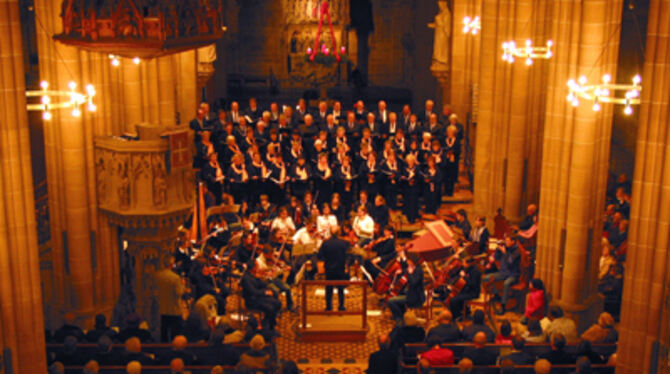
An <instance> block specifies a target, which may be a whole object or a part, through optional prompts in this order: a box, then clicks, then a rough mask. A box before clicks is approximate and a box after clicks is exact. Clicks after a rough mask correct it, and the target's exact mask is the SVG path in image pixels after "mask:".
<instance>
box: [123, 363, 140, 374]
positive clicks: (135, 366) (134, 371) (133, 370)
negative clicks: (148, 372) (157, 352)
mask: <svg viewBox="0 0 670 374" xmlns="http://www.w3.org/2000/svg"><path fill="white" fill-rule="evenodd" d="M126 374H142V364H141V363H140V362H139V361H130V362H129V363H128V364H127V365H126Z"/></svg>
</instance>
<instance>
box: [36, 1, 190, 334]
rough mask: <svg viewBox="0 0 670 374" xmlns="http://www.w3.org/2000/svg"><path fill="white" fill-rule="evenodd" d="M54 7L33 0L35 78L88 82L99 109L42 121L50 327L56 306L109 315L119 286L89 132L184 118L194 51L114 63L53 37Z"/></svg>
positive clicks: (85, 315)
mask: <svg viewBox="0 0 670 374" xmlns="http://www.w3.org/2000/svg"><path fill="white" fill-rule="evenodd" d="M60 6H61V1H60V0H36V2H35V16H36V18H37V23H38V24H39V25H41V26H40V27H38V30H37V34H38V35H37V39H38V50H39V54H40V77H41V79H42V80H46V81H48V82H49V84H50V87H51V88H53V89H60V90H67V87H68V82H69V81H74V82H76V83H77V84H78V86H79V89H80V90H82V91H83V89H84V88H83V86H84V85H86V84H88V83H91V84H93V85H94V86H95V88H96V91H97V95H96V97H95V100H94V101H95V103H96V105H97V107H98V110H97V112H95V113H88V112H87V111H86V110H85V108H82V116H81V117H80V118H75V117H73V116H72V115H71V114H70V112H69V111H67V110H62V111H58V112H54V118H53V120H52V121H50V122H47V123H46V124H45V126H44V138H45V158H46V164H47V181H48V188H49V211H50V217H51V231H52V242H51V247H52V254H53V270H51V271H52V276H51V278H53V281H54V284H55V286H54V287H53V294H50V295H46V296H45V300H46V303H48V304H49V305H50V306H51V307H50V308H49V310H54V311H56V313H54V315H51V316H49V317H50V318H49V320H50V322H51V323H50V324H49V325H50V326H49V327H51V328H55V327H57V326H58V325H59V324H60V323H61V321H60V318H59V314H60V313H59V312H65V311H75V312H76V313H77V314H78V315H79V317H80V322H86V323H90V317H92V316H93V315H94V314H97V313H105V314H107V315H108V317H110V316H111V312H112V309H113V307H114V304H115V303H116V301H117V298H118V296H119V293H120V281H119V259H118V240H117V238H118V226H117V225H110V223H109V221H108V220H107V219H106V218H105V217H103V216H102V215H101V214H100V212H99V211H98V205H99V204H98V195H100V194H101V193H102V192H103V191H101V190H100V187H99V184H98V183H97V178H98V177H99V176H98V174H99V173H105V172H109V173H111V172H114V170H113V169H104V170H103V169H101V170H98V167H99V165H98V164H97V160H96V157H95V155H94V152H93V140H94V138H96V137H99V136H107V135H120V134H122V133H123V132H126V131H132V132H134V131H135V126H134V125H135V124H137V123H140V122H151V123H155V124H162V125H175V124H176V119H177V118H180V119H181V122H182V123H186V122H187V121H188V120H189V119H190V118H192V117H193V115H194V113H195V109H196V88H195V87H196V86H195V80H196V66H195V52H193V51H190V52H184V53H180V54H177V55H173V56H166V57H161V58H159V59H153V60H143V61H142V62H141V63H140V64H139V65H135V64H134V63H133V62H132V60H131V59H122V61H121V66H119V67H113V66H111V64H110V60H109V58H108V57H107V55H106V54H100V53H93V52H87V51H83V50H80V49H77V48H74V47H69V46H65V45H63V44H61V43H57V42H55V41H54V40H53V39H52V36H53V35H55V34H59V33H60V32H61V30H62V21H61V18H60V9H61V8H60ZM191 60H192V61H191ZM191 82H192V83H191ZM83 325H84V324H82V326H83Z"/></svg>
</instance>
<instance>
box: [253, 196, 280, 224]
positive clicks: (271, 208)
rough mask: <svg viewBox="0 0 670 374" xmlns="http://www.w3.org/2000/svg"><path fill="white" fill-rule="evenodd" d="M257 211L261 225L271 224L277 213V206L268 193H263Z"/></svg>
mask: <svg viewBox="0 0 670 374" xmlns="http://www.w3.org/2000/svg"><path fill="white" fill-rule="evenodd" d="M256 213H258V221H259V223H260V225H261V226H270V224H271V223H272V220H273V219H274V218H275V215H276V214H277V206H276V205H274V204H272V203H271V202H270V198H269V197H268V195H266V194H263V195H261V197H260V203H258V207H257V208H256Z"/></svg>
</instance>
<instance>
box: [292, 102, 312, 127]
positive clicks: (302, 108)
mask: <svg viewBox="0 0 670 374" xmlns="http://www.w3.org/2000/svg"><path fill="white" fill-rule="evenodd" d="M307 114H309V112H308V111H307V102H306V101H305V99H300V100H298V107H297V108H296V109H295V112H293V124H294V126H297V125H300V124H301V123H303V121H304V119H305V116H306V115H307Z"/></svg>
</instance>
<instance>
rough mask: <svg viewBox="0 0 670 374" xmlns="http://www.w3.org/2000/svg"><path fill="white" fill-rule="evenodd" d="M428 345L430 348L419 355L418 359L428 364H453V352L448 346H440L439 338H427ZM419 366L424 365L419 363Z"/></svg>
mask: <svg viewBox="0 0 670 374" xmlns="http://www.w3.org/2000/svg"><path fill="white" fill-rule="evenodd" d="M428 346H429V347H430V349H429V350H428V351H426V352H424V353H422V354H421V355H419V358H420V361H425V362H427V363H428V364H429V365H430V366H436V365H453V364H454V352H452V350H451V349H449V348H443V347H441V346H440V341H439V340H437V339H433V340H428ZM420 366H424V365H421V363H420Z"/></svg>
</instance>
